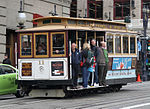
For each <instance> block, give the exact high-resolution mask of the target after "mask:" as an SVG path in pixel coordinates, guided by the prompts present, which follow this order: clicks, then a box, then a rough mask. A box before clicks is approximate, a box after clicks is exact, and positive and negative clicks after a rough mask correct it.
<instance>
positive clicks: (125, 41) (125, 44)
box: [123, 37, 129, 53]
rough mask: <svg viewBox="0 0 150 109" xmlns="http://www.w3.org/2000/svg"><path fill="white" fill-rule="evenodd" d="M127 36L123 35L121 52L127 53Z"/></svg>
mask: <svg viewBox="0 0 150 109" xmlns="http://www.w3.org/2000/svg"><path fill="white" fill-rule="evenodd" d="M128 48H129V44H128V37H123V53H129V49H128Z"/></svg>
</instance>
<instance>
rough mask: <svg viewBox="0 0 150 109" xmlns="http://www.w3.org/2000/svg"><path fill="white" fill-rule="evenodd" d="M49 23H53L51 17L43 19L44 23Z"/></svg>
mask: <svg viewBox="0 0 150 109" xmlns="http://www.w3.org/2000/svg"><path fill="white" fill-rule="evenodd" d="M48 23H51V20H50V19H47V20H43V24H48Z"/></svg>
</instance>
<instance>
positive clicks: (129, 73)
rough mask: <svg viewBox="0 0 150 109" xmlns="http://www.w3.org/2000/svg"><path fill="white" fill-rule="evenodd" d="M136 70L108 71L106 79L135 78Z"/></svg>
mask: <svg viewBox="0 0 150 109" xmlns="http://www.w3.org/2000/svg"><path fill="white" fill-rule="evenodd" d="M135 77H136V70H135V69H130V70H116V71H107V76H106V79H122V78H135Z"/></svg>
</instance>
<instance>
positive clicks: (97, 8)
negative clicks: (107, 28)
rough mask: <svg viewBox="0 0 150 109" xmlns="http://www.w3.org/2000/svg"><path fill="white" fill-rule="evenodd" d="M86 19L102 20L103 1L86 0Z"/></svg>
mask: <svg viewBox="0 0 150 109" xmlns="http://www.w3.org/2000/svg"><path fill="white" fill-rule="evenodd" d="M87 9H88V10H87V12H88V17H89V18H97V19H102V18H103V1H101V0H99V1H96V0H88V8H87Z"/></svg>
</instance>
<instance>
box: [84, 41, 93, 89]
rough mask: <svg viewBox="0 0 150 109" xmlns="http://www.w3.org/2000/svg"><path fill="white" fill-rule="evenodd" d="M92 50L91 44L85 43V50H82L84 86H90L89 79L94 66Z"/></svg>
mask: <svg viewBox="0 0 150 109" xmlns="http://www.w3.org/2000/svg"><path fill="white" fill-rule="evenodd" d="M92 57H93V54H92V51H91V50H90V45H89V44H88V43H84V44H83V50H82V62H83V65H82V77H83V87H84V88H86V87H87V86H88V80H89V77H90V72H91V69H90V67H91V66H92Z"/></svg>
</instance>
